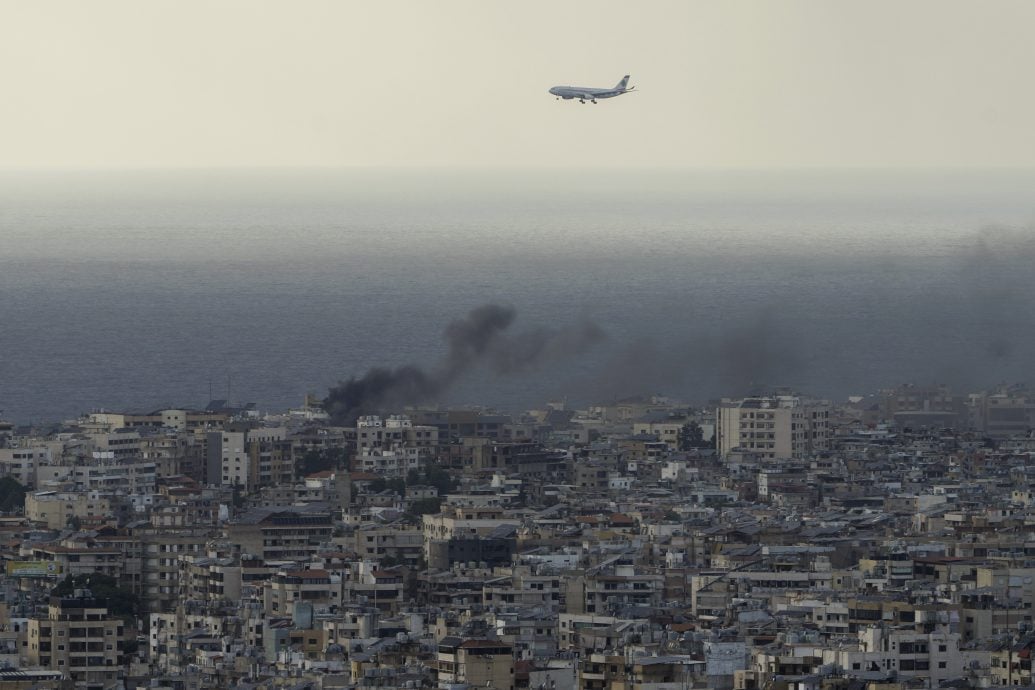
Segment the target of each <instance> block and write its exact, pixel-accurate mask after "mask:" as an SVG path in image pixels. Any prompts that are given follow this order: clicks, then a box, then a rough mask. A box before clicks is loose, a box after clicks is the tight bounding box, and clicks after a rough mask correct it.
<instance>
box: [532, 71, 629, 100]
mask: <svg viewBox="0 0 1035 690" xmlns="http://www.w3.org/2000/svg"><path fill="white" fill-rule="evenodd" d="M628 83H629V75H628V74H627V75H625V76H624V77H622V81H620V82H618V83H617V84H615V87H614V88H613V89H590V88H586V87H584V86H555V87H553V88H552V89H550V93H552V94H553V95H554V96H557V100H560V99H562V98H563V99H564V100H566V101H567V100H571V99H572V98H577V99H579V103H585V102H586V101H590V102H592V103H596V102H597V99H598V98H613V97H614V96H621V95H622V94H623V93H628V92H630V91H632V90H633V89H635V88H636V87H635V86H630V87H629V88H625V85H626V84H628Z"/></svg>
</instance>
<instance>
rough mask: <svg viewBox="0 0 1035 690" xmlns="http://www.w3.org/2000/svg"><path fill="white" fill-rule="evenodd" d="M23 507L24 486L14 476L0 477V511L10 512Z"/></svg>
mask: <svg viewBox="0 0 1035 690" xmlns="http://www.w3.org/2000/svg"><path fill="white" fill-rule="evenodd" d="M24 508H25V487H24V486H22V485H21V483H20V482H19V481H18V480H17V479H15V478H14V477H11V476H7V477H3V478H0V512H4V513H10V512H13V511H16V510H24Z"/></svg>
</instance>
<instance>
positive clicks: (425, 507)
mask: <svg viewBox="0 0 1035 690" xmlns="http://www.w3.org/2000/svg"><path fill="white" fill-rule="evenodd" d="M441 509H442V497H441V496H432V497H430V498H419V499H417V500H416V501H414V502H413V503H411V504H410V509H409V510H408V511H407V512H408V513H409V514H410V515H414V516H417V517H420V516H421V515H434V514H435V513H437V512H438V511H439V510H441Z"/></svg>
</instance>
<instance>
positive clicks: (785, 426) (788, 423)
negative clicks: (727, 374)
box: [716, 396, 830, 460]
mask: <svg viewBox="0 0 1035 690" xmlns="http://www.w3.org/2000/svg"><path fill="white" fill-rule="evenodd" d="M829 418H830V404H829V403H828V402H825V401H812V400H805V399H803V398H799V397H796V396H771V397H765V398H743V399H740V400H730V399H724V400H723V401H722V404H721V405H720V406H719V408H718V410H716V420H717V431H716V435H717V438H716V443H717V446H716V447H717V449H718V452H719V455H720V456H721V457H726V456H727V455H729V453H730V452H732V451H733V450H742V451H746V452H749V453H752V454H754V455H757V456H758V457H761V458H764V459H769V460H775V459H785V458H804V457H807V456H809V455H810V454H812V453H814V452H817V451H821V450H826V449H827V447H828V437H829V433H830V427H829Z"/></svg>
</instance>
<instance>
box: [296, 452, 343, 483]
mask: <svg viewBox="0 0 1035 690" xmlns="http://www.w3.org/2000/svg"><path fill="white" fill-rule="evenodd" d="M344 464H345V449H344V448H324V449H323V450H307V451H306V452H305V454H303V455H302V459H301V460H300V461H299V463H298V471H299V473H301V475H302V476H303V477H307V476H309V475H310V474H316V473H317V472H326V471H327V470H336V469H338V468H339V467H343V466H344Z"/></svg>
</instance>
